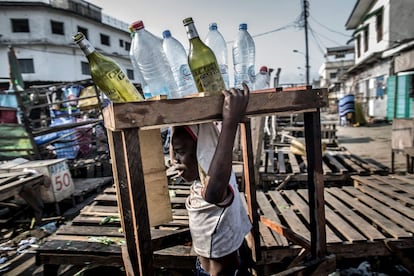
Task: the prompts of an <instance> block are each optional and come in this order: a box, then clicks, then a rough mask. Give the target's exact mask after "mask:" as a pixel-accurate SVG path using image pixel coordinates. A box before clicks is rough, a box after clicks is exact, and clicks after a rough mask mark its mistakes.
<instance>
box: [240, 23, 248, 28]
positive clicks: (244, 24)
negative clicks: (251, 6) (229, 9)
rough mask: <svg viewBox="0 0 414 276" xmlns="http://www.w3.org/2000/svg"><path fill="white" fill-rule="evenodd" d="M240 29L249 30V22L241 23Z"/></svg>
mask: <svg viewBox="0 0 414 276" xmlns="http://www.w3.org/2000/svg"><path fill="white" fill-rule="evenodd" d="M239 30H247V24H246V23H241V24H240V25H239Z"/></svg>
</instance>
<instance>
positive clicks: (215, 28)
mask: <svg viewBox="0 0 414 276" xmlns="http://www.w3.org/2000/svg"><path fill="white" fill-rule="evenodd" d="M208 28H209V29H210V30H217V23H215V22H213V23H211V24H210V26H209V27H208Z"/></svg>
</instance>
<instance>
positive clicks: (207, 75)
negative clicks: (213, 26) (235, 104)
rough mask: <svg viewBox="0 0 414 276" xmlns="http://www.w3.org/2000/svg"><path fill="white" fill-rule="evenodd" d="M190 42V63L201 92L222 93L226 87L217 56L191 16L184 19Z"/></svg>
mask: <svg viewBox="0 0 414 276" xmlns="http://www.w3.org/2000/svg"><path fill="white" fill-rule="evenodd" d="M183 23H184V26H185V28H186V31H187V36H188V39H189V42H190V49H189V51H188V65H189V66H190V69H191V73H192V74H193V77H194V81H195V83H196V85H197V89H198V91H199V92H210V93H212V94H220V93H221V91H222V90H223V89H226V85H225V84H224V81H223V77H222V76H221V73H220V68H219V65H218V63H217V59H216V56H215V55H214V53H213V51H212V50H211V49H210V48H209V47H208V46H207V45H206V44H204V42H202V41H201V39H200V37H199V36H198V32H197V29H196V27H195V25H194V21H193V19H192V18H191V17H188V18H186V19H184V20H183Z"/></svg>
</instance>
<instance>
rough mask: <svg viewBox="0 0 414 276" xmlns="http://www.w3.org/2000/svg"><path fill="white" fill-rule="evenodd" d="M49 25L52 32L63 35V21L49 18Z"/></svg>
mask: <svg viewBox="0 0 414 276" xmlns="http://www.w3.org/2000/svg"><path fill="white" fill-rule="evenodd" d="M50 27H51V28H52V34H59V35H64V34H65V31H64V29H63V22H58V21H53V20H50Z"/></svg>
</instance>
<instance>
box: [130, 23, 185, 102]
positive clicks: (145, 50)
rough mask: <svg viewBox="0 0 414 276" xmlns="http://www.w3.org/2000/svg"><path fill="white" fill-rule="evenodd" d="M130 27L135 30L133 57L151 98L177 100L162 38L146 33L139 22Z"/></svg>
mask: <svg viewBox="0 0 414 276" xmlns="http://www.w3.org/2000/svg"><path fill="white" fill-rule="evenodd" d="M131 25H132V27H133V28H134V29H135V30H136V31H135V34H134V42H133V46H134V48H133V50H132V51H133V56H134V58H135V60H136V63H137V65H138V68H139V70H140V71H141V73H142V76H143V78H144V81H145V82H146V84H147V85H148V88H149V91H150V92H151V96H152V97H154V96H158V95H165V96H167V98H178V95H177V91H178V88H177V84H176V83H175V81H174V77H173V74H172V71H171V68H170V65H169V63H168V60H167V58H166V57H165V54H164V50H163V48H162V38H160V37H157V36H155V35H154V34H152V33H151V32H149V31H147V30H146V29H145V28H144V23H143V22H142V21H141V20H139V21H136V22H134V23H132V24H131Z"/></svg>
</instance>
